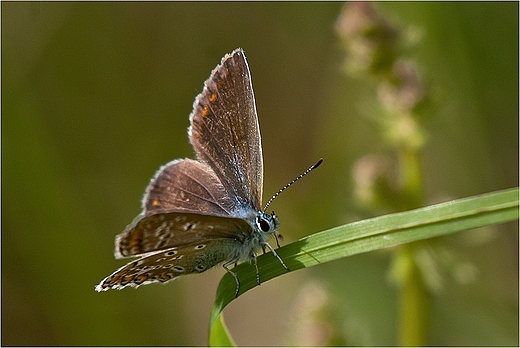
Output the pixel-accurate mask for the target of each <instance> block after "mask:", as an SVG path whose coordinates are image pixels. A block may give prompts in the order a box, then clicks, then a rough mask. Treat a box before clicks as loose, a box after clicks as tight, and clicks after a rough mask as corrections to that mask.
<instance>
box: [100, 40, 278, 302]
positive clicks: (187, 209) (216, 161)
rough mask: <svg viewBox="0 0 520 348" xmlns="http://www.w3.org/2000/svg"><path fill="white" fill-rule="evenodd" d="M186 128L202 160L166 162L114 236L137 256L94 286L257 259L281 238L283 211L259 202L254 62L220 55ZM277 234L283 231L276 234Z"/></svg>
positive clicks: (120, 254)
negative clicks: (138, 210) (251, 68)
mask: <svg viewBox="0 0 520 348" xmlns="http://www.w3.org/2000/svg"><path fill="white" fill-rule="evenodd" d="M190 124H191V125H190V127H189V129H188V136H189V139H190V142H191V144H192V145H193V148H194V149H195V152H196V154H197V160H192V159H177V160H174V161H171V162H170V163H168V164H166V165H164V166H163V167H161V168H160V169H159V170H158V171H157V173H156V175H155V176H154V178H152V180H151V182H150V184H149V185H148V187H147V189H146V192H145V195H144V197H143V201H142V207H143V211H142V212H141V214H139V215H138V216H137V217H136V218H135V219H134V221H133V222H132V223H131V224H130V225H128V226H127V227H126V229H125V230H124V231H123V232H122V233H120V234H119V235H117V236H116V242H115V244H116V249H115V253H114V254H115V257H116V258H127V257H138V259H137V260H135V261H132V262H130V263H128V264H126V265H124V266H123V267H121V268H120V269H118V270H117V271H115V272H114V273H112V274H111V275H110V276H108V277H106V278H105V279H103V280H102V281H101V283H100V284H99V285H98V286H97V287H96V290H97V291H106V290H109V289H122V288H124V287H127V286H131V287H138V286H140V285H144V284H150V283H157V282H163V283H164V282H167V281H169V280H172V279H174V278H176V277H178V276H181V275H186V274H192V273H200V272H204V271H205V270H207V269H209V268H211V267H214V266H216V265H218V264H222V265H223V267H224V268H225V269H226V271H228V272H229V273H230V274H232V275H233V276H234V278H235V280H236V282H237V289H236V294H235V295H237V294H238V291H239V287H240V283H239V280H238V277H237V275H236V274H235V273H234V272H233V271H232V270H231V269H230V268H229V267H230V266H231V265H233V264H236V263H238V262H242V261H253V262H254V264H255V267H256V271H257V281H258V283H260V279H259V271H258V267H257V265H256V255H257V252H258V251H259V250H264V251H265V248H268V249H269V250H270V251H271V252H273V253H274V255H275V256H276V257H277V258H278V260H279V261H280V263H281V264H282V265H283V266H284V267H285V268H286V269H287V267H286V266H285V264H284V263H283V261H282V259H281V258H280V257H279V256H278V255H277V254H276V252H275V251H274V249H273V248H272V247H271V246H270V245H269V244H268V242H267V241H268V239H269V238H270V237H272V236H273V235H274V236H275V238H278V236H279V235H278V226H279V222H278V218H277V217H276V215H275V214H274V212H273V213H272V214H267V213H265V212H264V211H262V209H261V197H262V189H263V159H262V146H261V138H260V129H259V126H258V117H257V114H256V106H255V100H254V95H253V88H252V84H251V76H250V73H249V67H248V64H247V61H246V58H245V55H244V52H243V51H242V50H241V49H236V50H235V51H233V52H232V53H231V54H227V55H225V56H224V58H222V61H221V63H220V65H218V66H217V67H216V68H215V69H214V70H213V71H212V73H211V75H210V77H209V79H208V80H207V81H206V82H205V84H204V89H203V91H202V93H201V94H199V95H198V96H197V98H196V99H195V102H194V103H193V112H192V113H191V115H190ZM277 242H278V239H277Z"/></svg>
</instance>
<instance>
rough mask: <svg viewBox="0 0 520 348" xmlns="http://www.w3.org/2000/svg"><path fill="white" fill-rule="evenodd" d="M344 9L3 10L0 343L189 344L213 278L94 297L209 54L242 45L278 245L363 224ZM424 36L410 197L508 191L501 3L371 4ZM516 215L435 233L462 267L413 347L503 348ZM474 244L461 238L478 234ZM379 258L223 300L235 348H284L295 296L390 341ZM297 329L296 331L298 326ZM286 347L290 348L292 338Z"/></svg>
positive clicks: (507, 33)
mask: <svg viewBox="0 0 520 348" xmlns="http://www.w3.org/2000/svg"><path fill="white" fill-rule="evenodd" d="M342 6H343V4H342V3H235V2H233V3H217V2H212V3H102V2H97V3H62V2H54V3H21V2H18V3H9V2H7V3H6V2H2V169H3V170H2V344H3V345H205V344H207V325H208V320H209V313H210V309H211V304H212V301H213V299H214V294H215V291H216V287H217V284H218V280H219V279H220V277H221V276H222V275H223V274H224V271H223V270H221V269H216V270H213V271H210V272H207V273H205V274H203V275H200V276H189V277H185V278H182V279H179V280H177V281H175V282H172V283H169V284H168V285H165V286H161V285H150V286H145V287H142V288H139V290H133V289H125V290H123V291H110V292H107V293H101V294H99V293H96V292H94V286H95V285H96V284H97V283H98V282H99V281H100V280H101V279H102V278H104V277H105V276H107V275H108V274H109V273H111V272H112V271H114V270H115V269H116V268H117V267H119V266H121V265H122V264H123V263H122V262H121V261H116V260H114V259H113V256H112V253H113V240H114V236H115V235H116V234H117V233H119V232H121V231H122V229H123V228H124V227H125V226H126V224H128V223H130V222H131V221H132V219H133V218H134V217H135V216H136V215H137V214H138V213H139V212H140V199H141V196H142V193H143V192H144V189H145V187H146V185H147V183H148V182H149V179H150V178H151V177H152V175H153V174H154V172H155V170H156V169H158V168H159V166H160V165H162V164H164V163H166V162H168V161H170V160H172V159H174V158H178V157H193V150H192V148H191V146H190V145H189V143H188V139H187V132H186V130H187V127H188V115H189V113H190V112H191V107H192V103H193V100H194V98H195V96H196V95H197V94H198V93H199V92H200V91H201V89H202V85H203V82H204V80H205V79H206V78H207V77H208V76H209V73H210V72H211V70H212V69H213V68H214V67H215V66H216V65H217V63H219V62H220V59H221V57H222V56H223V55H224V54H225V53H228V52H231V51H232V50H233V49H234V48H236V47H242V48H244V50H245V52H246V55H247V57H248V60H249V65H250V68H251V73H252V78H253V85H254V89H255V94H256V99H257V108H258V114H259V119H260V127H261V131H262V135H263V138H262V141H263V147H264V160H265V188H264V192H265V197H264V200H265V199H267V198H268V196H270V195H271V194H272V193H274V192H275V191H276V190H278V189H279V188H280V187H282V186H283V185H285V184H286V183H287V182H289V181H290V180H291V179H293V178H294V177H295V176H297V175H298V174H299V173H300V172H302V171H303V170H304V169H306V168H307V167H308V166H309V165H311V164H312V163H314V161H315V160H317V159H318V158H319V157H323V158H324V159H325V162H324V163H323V165H322V167H320V169H319V170H317V171H315V172H314V173H312V174H311V175H309V176H308V177H306V178H305V179H304V180H302V181H301V182H299V183H298V184H297V185H295V186H294V187H291V189H289V190H287V191H286V192H285V193H284V194H283V195H281V196H280V197H279V198H277V200H276V201H275V202H274V203H273V205H272V208H273V209H275V210H276V212H277V215H279V217H280V220H281V223H282V225H281V233H282V234H283V235H284V236H285V242H284V243H288V242H291V241H294V240H296V239H297V238H300V237H302V236H305V235H308V234H310V233H313V232H317V231H320V230H323V229H326V228H329V227H334V226H337V225H339V224H343V223H346V222H350V221H354V220H356V219H360V218H363V217H366V215H362V214H358V213H356V212H357V210H356V204H355V202H354V198H353V195H352V189H353V184H352V179H351V170H352V166H353V164H354V163H355V161H356V160H357V159H359V158H360V157H362V156H363V155H366V154H369V153H376V152H379V153H380V152H384V151H385V145H384V143H383V142H382V141H381V140H380V139H379V138H378V134H377V132H376V130H375V128H374V126H373V124H372V123H371V122H370V120H369V118H367V117H366V110H364V108H365V106H366V105H367V103H370V101H371V100H372V98H374V95H373V93H374V92H373V90H372V89H371V85H370V84H367V83H366V82H365V81H363V80H362V79H352V78H349V77H348V76H347V75H346V74H345V73H344V69H343V60H344V57H343V51H342V49H341V45H340V42H339V40H338V39H337V37H336V34H335V31H334V23H335V21H336V18H337V17H338V16H339V13H340V11H341V8H342ZM378 9H379V10H380V11H381V13H382V14H384V15H385V16H387V17H388V18H389V19H391V20H392V21H393V22H394V23H397V24H400V25H402V26H403V27H408V26H412V27H413V28H415V29H416V30H418V31H419V32H420V33H422V40H421V41H420V42H419V43H418V44H417V46H416V47H415V48H414V49H413V50H411V51H410V53H411V55H410V59H414V60H415V61H416V63H417V64H418V66H419V67H420V72H421V75H422V76H423V78H424V80H425V82H426V84H427V86H428V88H429V90H430V92H431V97H432V100H433V101H432V104H431V106H430V109H429V110H430V111H429V112H430V118H429V121H428V122H427V123H426V124H425V128H426V130H427V136H428V143H427V145H426V147H425V149H424V152H423V165H424V173H425V177H424V181H425V183H424V184H425V190H426V196H427V201H428V202H427V203H432V202H439V201H445V200H447V199H452V198H462V197H466V196H470V195H474V194H478V193H484V192H489V191H493V190H498V189H503V188H508V187H514V186H517V185H518V111H519V110H518V92H519V91H518V3H516V2H510V3H383V4H379V6H378ZM517 232H518V224H517V223H511V224H506V225H502V226H493V227H489V228H486V229H480V230H479V231H469V232H465V233H460V234H457V235H455V236H453V237H450V238H447V239H446V240H445V242H444V243H446V245H447V246H448V247H449V248H451V250H452V251H453V252H454V253H455V255H456V256H457V258H458V259H459V260H462V261H461V262H463V263H464V262H465V263H467V264H468V265H470V266H471V267H470V269H472V270H474V271H475V270H476V271H475V276H474V277H473V278H471V279H470V280H471V281H469V282H468V283H460V282H457V281H455V280H454V279H453V278H452V277H450V276H449V275H444V276H443V278H444V279H443V284H444V286H443V287H442V289H440V290H439V291H438V292H437V293H435V294H434V296H433V302H432V306H433V307H432V312H431V328H430V333H429V344H432V345H505V344H512V345H518V234H517ZM476 236H477V237H478V238H477V237H476ZM390 255H391V252H388V253H385V252H378V253H371V254H367V255H361V256H357V257H351V258H348V259H345V260H341V261H338V262H334V263H331V264H327V265H322V266H319V267H315V268H313V269H308V270H304V271H300V272H294V273H290V274H288V275H286V276H284V277H280V278H277V279H275V280H273V281H271V282H268V283H265V284H262V286H261V287H259V288H256V289H254V290H253V291H251V292H249V293H247V294H246V295H245V296H243V297H241V298H239V299H238V300H237V301H235V302H233V303H232V304H231V305H230V306H229V308H228V309H226V311H225V315H226V321H227V323H228V325H229V328H230V330H231V333H232V335H233V336H234V337H235V339H236V340H237V343H238V344H241V345H281V344H291V343H292V344H302V343H301V342H299V341H296V340H295V339H294V336H295V334H296V333H297V332H298V331H297V327H298V318H299V314H298V313H299V312H298V311H299V309H301V305H299V304H298V303H300V302H299V301H301V296H302V291H305V289H308V287H309V282H315V283H312V284H318V285H319V286H321V287H323V288H324V289H325V290H326V292H327V294H328V295H327V296H328V297H327V298H328V306H329V307H330V308H331V309H332V312H333V313H331V314H330V315H329V314H327V315H325V317H326V319H325V321H328V322H330V323H331V326H332V327H333V329H334V330H335V332H336V335H338V336H340V337H342V338H341V339H342V341H340V342H341V343H342V344H349V345H357V344H365V345H393V344H396V343H397V341H396V339H397V333H396V331H397V327H398V323H397V312H398V301H397V291H396V288H395V287H394V286H392V285H391V284H390V282H389V281H388V268H389V262H390V259H391V257H390ZM300 338H301V337H300ZM295 342H296V343H295Z"/></svg>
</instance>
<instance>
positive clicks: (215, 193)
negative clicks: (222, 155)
mask: <svg viewBox="0 0 520 348" xmlns="http://www.w3.org/2000/svg"><path fill="white" fill-rule="evenodd" d="M235 209H236V202H235V201H234V200H233V199H231V198H230V197H229V195H228V194H227V192H226V190H225V189H224V187H223V186H222V184H221V182H220V180H219V179H218V178H217V177H216V175H215V173H214V172H213V170H212V169H211V168H210V167H209V166H208V165H207V164H204V163H201V162H199V161H194V160H191V159H183V160H174V161H171V162H170V163H168V164H166V165H164V166H162V167H161V168H160V169H159V170H158V171H157V173H156V174H155V176H154V178H153V179H152V180H151V182H150V184H149V185H148V188H147V189H146V193H145V195H144V197H143V215H145V216H147V215H151V214H159V213H164V212H171V211H191V212H201V213H208V214H215V215H230V214H231V212H232V211H233V210H235Z"/></svg>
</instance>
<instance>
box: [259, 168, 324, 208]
mask: <svg viewBox="0 0 520 348" xmlns="http://www.w3.org/2000/svg"><path fill="white" fill-rule="evenodd" d="M322 162H323V158H320V160H319V161H318V162H316V163H315V164H313V165H312V166H311V167H310V168H309V169H307V170H306V171H304V172H303V173H301V174H300V175H299V176H298V177H297V178H296V179H294V180H293V181H291V182H290V183H288V184H287V185H285V186H284V187H282V188H281V189H280V190H279V191H278V192H276V193H275V194H274V195H273V196H272V197H271V199H270V200H269V201H268V202H267V204H266V205H265V208H264V212H265V211H266V210H267V208H268V207H269V205H270V204H271V202H272V201H273V200H274V199H275V198H276V197H278V195H279V194H280V193H282V192H283V191H284V190H285V189H286V188H288V187H289V186H291V185H292V184H294V183H295V182H296V181H298V180H300V179H301V178H303V177H304V176H305V175H307V174H309V173H310V172H311V171H312V170H313V169H316V168H318V167H319V166H320V164H321V163H322Z"/></svg>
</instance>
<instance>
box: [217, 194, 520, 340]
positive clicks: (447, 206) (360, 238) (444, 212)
mask: <svg viewBox="0 0 520 348" xmlns="http://www.w3.org/2000/svg"><path fill="white" fill-rule="evenodd" d="M517 219H518V188H513V189H507V190H503V191H497V192H493V193H488V194H483V195H479V196H474V197H469V198H464V199H458V200H454V201H450V202H446V203H441V204H436V205H432V206H428V207H425V208H420V209H415V210H411V211H406V212H401V213H395V214H389V215H384V216H379V217H376V218H371V219H367V220H362V221H357V222H353V223H349V224H346V225H343V226H339V227H335V228H332V229H330V230H326V231H323V232H319V233H316V234H313V235H310V236H308V237H305V238H302V239H300V240H298V241H296V242H294V243H291V244H288V245H286V246H283V247H281V248H279V249H277V250H276V252H277V253H278V255H280V257H281V258H282V259H283V260H284V262H285V263H286V265H287V266H288V267H289V269H290V270H291V271H295V270H297V269H300V268H306V267H311V266H314V265H317V264H320V263H324V262H328V261H333V260H337V259H339V258H342V257H346V256H350V255H355V254H360V253H365V252H369V251H373V250H379V249H383V248H387V247H390V246H394V245H399V244H404V243H410V242H414V241H418V240H422V239H428V238H433V237H438V236H443V235H447V234H450V233H455V232H459V231H464V230H468V229H472V228H476V227H482V226H486V225H492V224H497V223H502V222H507V221H512V220H517ZM258 267H259V269H260V278H261V281H262V282H265V281H267V280H269V279H272V278H275V277H277V276H279V275H282V274H284V273H286V272H287V271H286V270H285V269H284V268H283V266H282V265H281V264H280V263H279V262H278V260H277V259H276V258H275V257H274V256H273V255H272V254H271V253H267V254H265V255H262V256H260V257H259V258H258ZM234 271H235V272H236V273H237V275H238V277H239V279H240V283H241V286H240V293H239V295H241V294H243V293H245V292H246V291H248V290H250V289H252V288H254V287H255V286H256V285H257V284H256V273H255V268H254V267H253V266H252V265H250V264H248V263H243V264H240V265H238V266H237V267H235V268H234ZM235 289H236V283H235V280H234V278H233V277H232V276H231V275H229V274H225V275H224V277H223V278H222V280H221V281H220V284H219V287H218V289H217V299H216V301H215V304H214V306H213V310H212V312H211V317H210V343H211V342H212V338H213V335H214V334H216V333H217V332H218V330H217V328H218V325H220V324H219V315H220V313H221V312H222V310H223V309H224V308H225V307H226V306H227V304H228V303H230V302H231V301H232V300H233V299H234V295H235ZM214 330H215V333H214ZM229 339H230V338H229ZM230 340H231V339H230Z"/></svg>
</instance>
